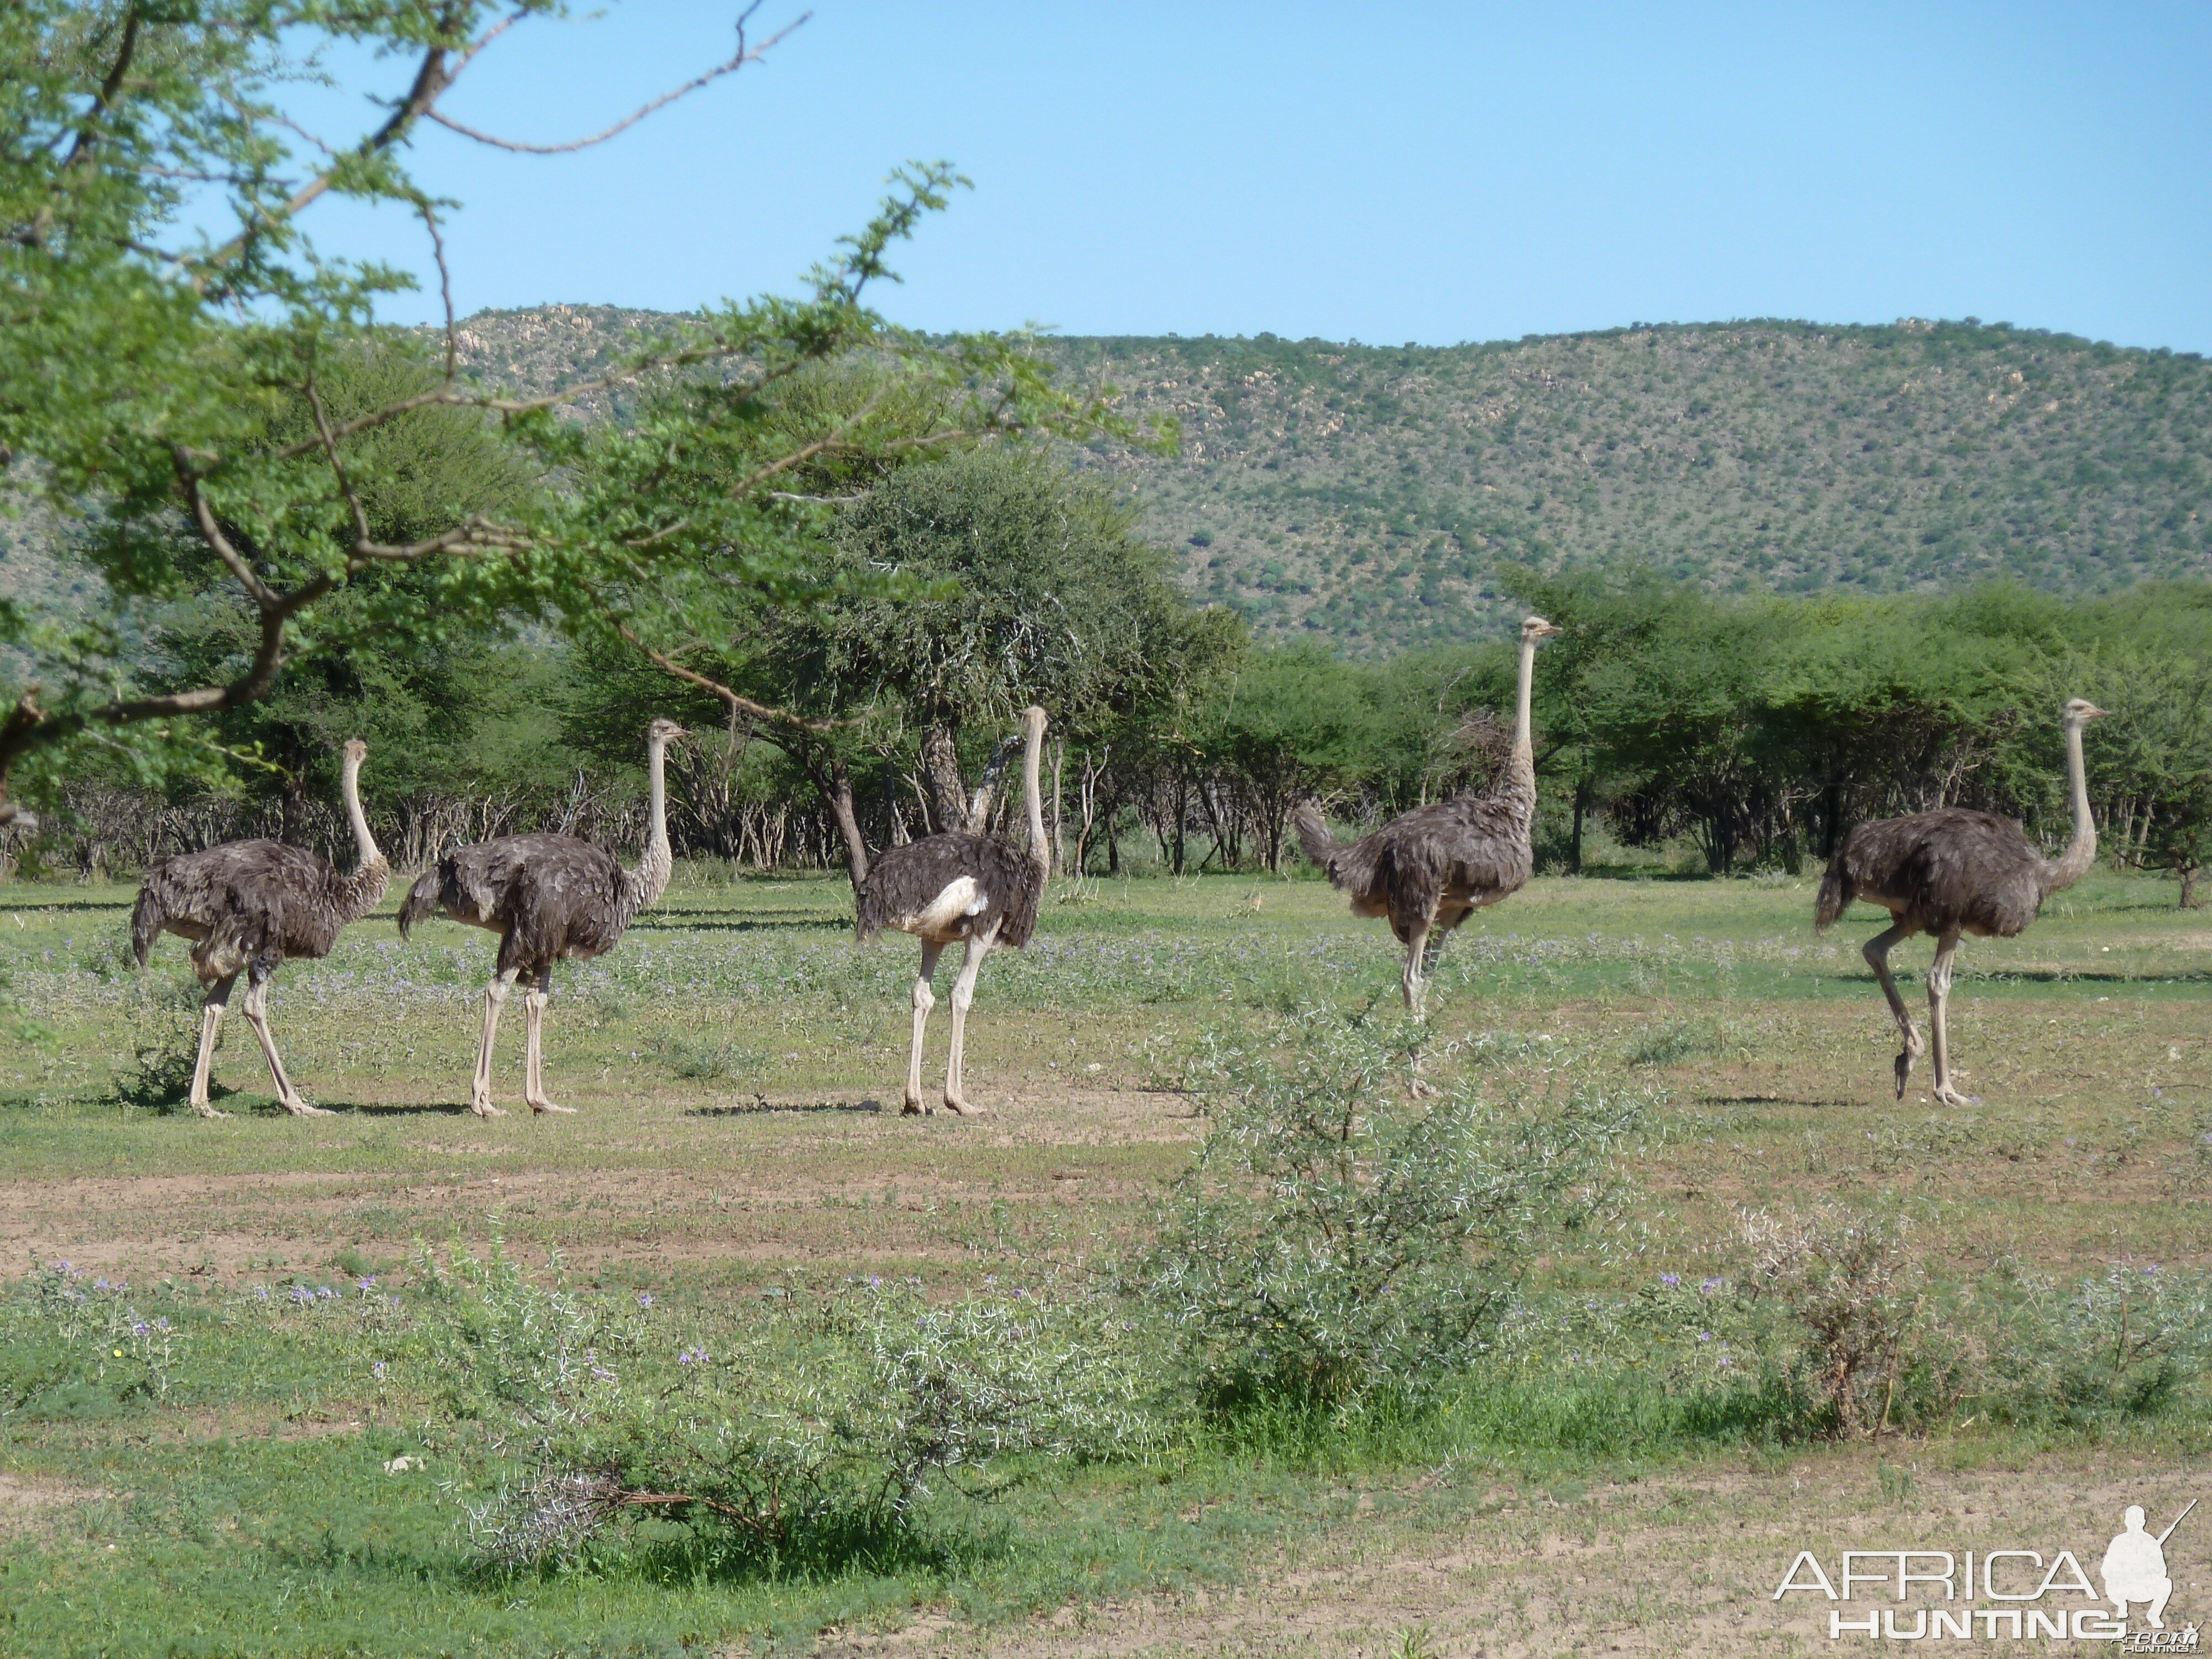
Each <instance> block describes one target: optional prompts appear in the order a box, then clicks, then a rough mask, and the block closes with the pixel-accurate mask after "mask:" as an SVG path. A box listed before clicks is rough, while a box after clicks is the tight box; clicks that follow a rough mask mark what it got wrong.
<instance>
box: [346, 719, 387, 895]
mask: <svg viewBox="0 0 2212 1659" xmlns="http://www.w3.org/2000/svg"><path fill="white" fill-rule="evenodd" d="M338 791H339V793H340V794H342V795H343V797H344V798H345V810H346V822H347V823H349V824H351V825H352V826H353V844H354V848H355V850H356V852H358V853H359V854H360V855H361V861H360V863H359V865H358V866H356V868H355V870H354V872H353V874H351V875H350V876H348V877H347V878H345V879H344V880H343V882H341V883H340V884H339V887H340V892H339V907H340V908H342V909H343V910H344V911H345V912H346V913H347V919H348V920H349V921H357V920H358V919H359V918H361V917H362V916H365V915H368V913H369V912H370V911H371V910H373V909H374V908H376V904H377V902H378V901H379V900H380V899H381V898H382V897H383V896H384V885H385V883H386V881H388V880H389V879H390V878H391V874H392V866H390V865H388V864H386V862H385V861H384V854H383V852H382V851H381V850H380V848H378V847H377V844H376V837H375V836H372V835H370V834H369V833H368V814H367V813H365V812H363V811H362V810H361V763H360V762H358V761H356V760H352V759H349V760H348V761H347V762H346V767H345V770H344V772H343V774H341V775H340V776H339V780H338Z"/></svg>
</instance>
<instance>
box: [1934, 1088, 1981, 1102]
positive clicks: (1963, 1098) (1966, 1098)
mask: <svg viewBox="0 0 2212 1659" xmlns="http://www.w3.org/2000/svg"><path fill="white" fill-rule="evenodd" d="M1928 1092H1929V1094H1931V1095H1933V1096H1935V1097H1936V1103H1937V1104H1938V1105H1942V1106H1972V1105H1975V1104H1978V1102H1977V1101H1976V1100H1975V1098H1974V1097H1972V1095H1962V1094H1960V1092H1959V1091H1957V1090H1956V1089H1954V1088H1953V1087H1952V1086H1951V1085H1949V1084H1948V1083H1939V1084H1937V1085H1936V1086H1935V1087H1934V1088H1932V1089H1930V1090H1929V1091H1928Z"/></svg>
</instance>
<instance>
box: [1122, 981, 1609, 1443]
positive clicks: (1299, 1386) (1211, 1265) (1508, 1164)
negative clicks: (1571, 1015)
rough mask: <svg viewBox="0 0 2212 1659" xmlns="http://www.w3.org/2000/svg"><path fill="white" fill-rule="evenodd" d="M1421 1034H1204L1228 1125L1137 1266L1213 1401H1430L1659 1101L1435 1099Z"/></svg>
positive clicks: (1199, 1069) (1376, 1028) (1199, 1085)
mask: <svg viewBox="0 0 2212 1659" xmlns="http://www.w3.org/2000/svg"><path fill="white" fill-rule="evenodd" d="M1425 1040H1426V1038H1425V1032H1424V1030H1422V1028H1420V1027H1417V1026H1410V1025H1404V1024H1384V1023H1383V1022H1380V1021H1376V1020H1372V1019H1367V1018H1347V1017H1344V1016H1340V1015H1337V1014H1334V1013H1327V1012H1316V1013H1309V1014H1305V1015H1303V1016H1301V1017H1298V1018H1295V1019H1292V1020H1290V1021H1288V1022H1286V1023H1285V1024H1283V1025H1282V1026H1280V1027H1279V1029H1278V1030H1275V1031H1274V1032H1273V1033H1272V1034H1268V1035H1265V1036H1260V1037H1258V1038H1255V1039H1250V1040H1242V1039H1240V1040H1228V1039H1224V1038H1221V1037H1219V1036H1209V1037H1207V1038H1206V1039H1204V1040H1203V1041H1202V1042H1201V1044H1200V1048H1199V1051H1198V1053H1197V1054H1196V1056H1195V1058H1194V1061H1193V1064H1192V1067H1191V1071H1190V1073H1189V1077H1188V1082H1189V1085H1190V1086H1191V1088H1192V1090H1193V1091H1194V1094H1195V1095H1196V1096H1197V1097H1198V1099H1199V1102H1200V1105H1201V1107H1202V1108H1203V1109H1205V1110H1206V1111H1207V1112H1208V1113H1210V1115H1212V1120H1213V1121H1212V1131H1211V1133H1209V1134H1208V1136H1207V1138H1206V1145H1205V1146H1204V1147H1203V1148H1202V1149H1201V1151H1200V1154H1199V1156H1198V1158H1197V1159H1196V1160H1195V1162H1194V1164H1193V1165H1192V1167H1191V1169H1190V1170H1188V1172H1187V1173H1186V1175H1185V1176H1183V1177H1182V1180H1181V1182H1179V1183H1178V1186H1177V1188H1176V1194H1175V1196H1174V1199H1173V1201H1172V1204H1171V1206H1170V1209H1169V1211H1168V1212H1167V1214H1166V1215H1165V1216H1164V1218H1163V1220H1162V1225H1161V1232H1160V1237H1159V1238H1158V1243H1156V1245H1155V1246H1154V1248H1153V1249H1152V1251H1151V1252H1150V1254H1149V1255H1148V1256H1147V1258H1146V1260H1145V1261H1144V1263H1143V1265H1142V1268H1141V1272H1140V1275H1139V1280H1140V1286H1141V1291H1142V1293H1143V1294H1144V1295H1145V1296H1146V1297H1147V1298H1148V1299H1149V1300H1150V1301H1152V1304H1154V1305H1156V1306H1158V1307H1159V1308H1160V1309H1161V1310H1163V1311H1164V1313H1165V1314H1166V1316H1167V1317H1168V1319H1169V1321H1170V1325H1171V1327H1172V1328H1173V1329H1174V1330H1175V1331H1176V1333H1178V1334H1180V1336H1181V1337H1182V1340H1183V1343H1184V1345H1185V1351H1186V1354H1187V1356H1188V1358H1189V1360H1190V1361H1191V1362H1192V1364H1193V1365H1194V1369H1195V1372H1196V1377H1197V1386H1198V1391H1199V1394H1200V1399H1201V1401H1203V1403H1205V1404H1206V1406H1208V1407H1211V1408H1213V1409H1217V1410H1218V1409H1224V1408H1228V1409H1244V1408H1249V1407H1255V1406H1259V1405H1262V1404H1273V1405H1280V1404H1284V1403H1289V1404H1291V1405H1294V1406H1297V1407H1318V1408H1322V1409H1327V1410H1329V1411H1334V1412H1339V1413H1341V1412H1343V1411H1345V1410H1346V1409H1348V1408H1350V1407H1355V1406H1356V1405H1357V1404H1358V1403H1359V1402H1361V1401H1364V1399H1366V1398H1367V1397H1368V1396H1369V1395H1371V1394H1372V1393H1374V1392H1375V1391H1376V1390H1378V1389H1389V1390H1394V1391H1397V1392H1400V1393H1401V1394H1404V1395H1408V1396H1419V1395H1421V1394H1422V1393H1424V1392H1425V1390H1427V1389H1430V1388H1431V1386H1433V1385H1434V1384H1435V1383H1437V1382H1438V1381H1439V1380H1441V1379H1442V1378H1443V1377H1446V1376H1449V1375H1450V1374H1451V1373H1452V1372H1453V1371H1454V1370H1456V1369H1458V1368H1459V1367H1461V1366H1462V1365H1463V1364H1465V1363H1466V1362H1467V1360H1468V1358H1470V1357H1472V1356H1473V1355H1474V1353H1476V1352H1479V1351H1480V1349H1481V1348H1482V1346H1484V1342H1485V1340H1486V1334H1487V1333H1489V1332H1490V1331H1491V1330H1492V1329H1493V1328H1495V1326H1496V1324H1497V1322H1498V1320H1499V1318H1500V1317H1501V1316H1503V1315H1504V1312H1505V1310H1506V1309H1507V1308H1508V1307H1509V1306H1510V1304H1511V1301H1512V1297H1513V1284H1514V1279H1515V1276H1516V1271H1517V1270H1518V1268H1519V1267H1520V1266H1521V1265H1522V1263H1523V1262H1524V1261H1526V1260H1527V1259H1528V1256H1529V1255H1531V1253H1532V1252H1533V1250H1534V1249H1535V1248H1537V1246H1538V1244H1539V1243H1540V1241H1544V1240H1547V1239H1548V1238H1550V1237H1553V1235H1555V1234H1556V1233H1557V1232H1558V1231H1560V1230H1562V1229H1571V1228H1574V1227H1577V1226H1578V1225H1583V1223H1585V1222H1587V1221H1588V1220H1589V1219H1590V1218H1592V1217H1593V1215H1594V1214H1595V1213H1596V1212H1598V1211H1600V1210H1601V1209H1602V1208H1603V1207H1605V1206H1606V1205H1607V1203H1608V1202H1609V1201H1610V1188H1609V1185H1608V1182H1607V1179H1606V1173H1607V1155H1608V1154H1609V1153H1610V1152H1611V1151H1612V1150H1613V1148H1614V1147H1615V1146H1617V1145H1618V1144H1619V1143H1620V1140H1621V1139H1622V1137H1623V1136H1624V1135H1626V1133H1627V1132H1628V1130H1629V1129H1630V1127H1632V1125H1633V1124H1634V1122H1635V1121H1636V1120H1637V1118H1638V1115H1639V1108H1640V1106H1641V1105H1642V1103H1643V1097H1632V1096H1628V1095H1625V1094H1613V1093H1606V1092H1603V1091H1598V1090H1595V1089H1591V1088H1579V1089H1577V1091H1575V1092H1574V1093H1573V1094H1572V1096H1571V1097H1570V1098H1569V1099H1567V1100H1566V1101H1565V1102H1564V1103H1546V1104H1542V1105H1510V1106H1501V1105H1497V1104H1492V1103H1486V1102H1485V1101H1483V1100H1481V1099H1480V1098H1478V1097H1476V1096H1475V1095H1474V1093H1473V1092H1471V1091H1468V1090H1465V1089H1462V1090H1461V1091H1458V1092H1456V1093H1453V1094H1451V1095H1449V1096H1444V1097H1433V1098H1431V1100H1429V1101H1427V1102H1425V1103H1424V1102H1421V1101H1419V1100H1416V1099H1413V1098H1409V1096H1411V1095H1413V1093H1414V1092H1415V1090H1414V1088H1413V1084H1414V1080H1415V1073H1416V1071H1417V1067H1418V1064H1419V1059H1420V1057H1421V1050H1422V1046H1423V1044H1424V1043H1425Z"/></svg>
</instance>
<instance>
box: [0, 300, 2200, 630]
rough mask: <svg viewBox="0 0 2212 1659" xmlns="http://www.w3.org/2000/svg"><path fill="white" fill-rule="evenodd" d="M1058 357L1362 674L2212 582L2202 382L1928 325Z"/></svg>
mask: <svg viewBox="0 0 2212 1659" xmlns="http://www.w3.org/2000/svg"><path fill="white" fill-rule="evenodd" d="M667 320H668V319H665V318H663V317H661V316H659V315H658V314H656V313H649V312H635V311H624V310H619V309H616V308H613V307H586V306H549V307H540V308H538V309H535V310H531V311H520V312H484V313H478V314H477V316H474V317H472V318H471V319H468V322H467V323H466V325H465V332H464V333H463V335H462V338H461V345H462V355H463V358H464V360H465V363H466V365H467V367H468V368H469V369H470V371H471V372H472V373H474V374H479V375H481V376H483V378H485V379H486V380H491V381H494V382H497V383H500V384H502V385H507V386H513V387H516V388H518V389H522V388H526V389H529V390H532V391H546V390H550V389H551V388H553V387H555V386H559V385H562V384H564V383H568V382H570V381H574V380H580V379H585V378H588V377H589V376H590V375H592V374H595V373H597V372H599V371H601V370H602V369H604V368H605V367H606V366H607V365H608V364H609V362H611V360H612V358H613V356H614V355H615V354H616V352H617V350H618V349H619V347H620V346H621V344H622V343H623V341H624V339H625V338H626V337H629V336H630V335H631V334H632V333H633V332H634V331H647V332H650V331H653V329H654V328H655V327H657V326H659V325H663V324H665V322H666V321H667ZM1052 349H1053V350H1054V353H1055V354H1057V355H1058V356H1059V357H1060V359H1061V361H1062V362H1064V363H1065V364H1066V367H1067V368H1068V370H1069V372H1070V373H1071V374H1073V375H1075V376H1077V377H1079V379H1080V380H1084V381H1086V382H1088V381H1093V380H1105V381H1110V382H1112V383H1113V384H1115V385H1116V386H1120V387H1121V388H1122V389H1123V391H1124V392H1125V394H1126V397H1127V404H1128V406H1129V407H1130V408H1131V409H1133V410H1135V411H1138V412H1140V413H1147V414H1151V413H1168V414H1173V415H1175V416H1177V417H1179V418H1180V419H1181V421H1182V425H1183V433H1184V444H1183V448H1182V453H1181V454H1180V455H1178V456H1176V457H1175V458H1172V459H1157V458H1154V457H1150V456H1133V455H1129V454H1127V453H1120V452H1117V451H1114V450H1111V449H1108V448H1104V447H1100V448H1098V449H1097V450H1095V451H1092V452H1088V453H1083V454H1082V455H1080V456H1079V459H1080V460H1081V461H1082V463H1083V464H1084V465H1091V466H1096V467H1098V468H1101V469H1103V470H1105V471H1109V472H1111V473H1112V474H1113V475H1114V476H1115V477H1117V478H1119V479H1121V481H1123V482H1124V483H1127V486H1128V488H1129V489H1131V490H1132V491H1133V493H1134V495H1136V497H1137V499H1138V500H1139V501H1140V502H1141V503H1142V504H1143V507H1144V511H1145V514H1146V526H1147V528H1148V529H1149V531H1150V532H1151V533H1152V534H1154V535H1156V536H1158V537H1159V538H1161V539H1163V540H1164V541H1167V542H1170V543H1171V544H1174V545H1175V546H1176V548H1177V549H1178V550H1180V553H1181V555H1182V562H1183V569H1184V574H1185V577H1186V580H1187V581H1188V585H1189V587H1190V590H1191V592H1193V593H1194V595H1195V596H1197V597H1199V598H1200V599H1210V600H1213V601H1217V602H1219V603H1223V604H1227V605H1234V606H1235V607H1236V608H1237V609H1238V610H1239V611H1243V613H1244V614H1245V615H1246V616H1247V617H1249V618H1250V619H1251V621H1252V623H1253V625H1254V627H1255V629H1256V631H1257V632H1258V633H1259V634H1260V635H1261V636H1262V637H1265V638H1276V639H1284V638H1315V639H1320V640H1323V641H1327V642H1328V643H1329V644H1331V645H1332V646H1334V647H1336V648H1338V649H1340V650H1342V651H1344V652H1346V653H1350V654H1352V655H1356V656H1375V655H1382V654H1387V653H1389V652H1392V651H1395V650H1399V649H1402V648H1404V647H1408V646H1416V645H1425V644H1431V643H1435V642H1437V641H1444V640H1449V639H1453V638H1456V637H1461V636H1463V635H1466V634H1467V633H1468V632H1469V631H1470V630H1471V629H1487V628H1488V627H1489V626H1490V624H1491V623H1492V621H1493V620H1494V618H1495V616H1496V613H1498V612H1500V611H1504V610H1505V609H1506V608H1507V605H1506V602H1505V601H1504V599H1503V598H1502V596H1500V595H1499V593H1498V589H1497V585H1496V581H1495V572H1496V570H1497V568H1498V565H1499V564H1500V563H1502V562H1509V561H1525V562H1534V563H1537V564H1539V565H1541V566H1544V567H1547V568H1557V567H1559V566H1561V565H1566V564H1573V563H1578V562H1589V561H1600V560H1607V559H1619V558H1634V559H1640V560H1644V561H1648V562H1651V563H1654V564H1656V565H1658V566H1659V567H1661V568H1663V569H1666V570H1668V571H1672V572H1674V573H1676V574H1680V575H1682V576H1685V577H1689V578H1692V579H1694V580H1699V581H1703V582H1705V583H1708V584H1710V585H1711V586H1714V587H1716V588H1719V589H1723V590H1734V591H1747V590H1756V589H1761V588H1767V589H1775V590H1779V591H1782V592H1809V591H1814V590H1819V589H1824V588H1831V587H1839V586H1840V587H1848V588H1851V589H1854V590H1860V591H1874V592H1886V591H1895V590H1903V589H1916V588H1917V589H1931V588H1941V587H1948V586H1954V585H1957V584H1960V583H1963V582H1969V581H1973V580H1980V579H1982V578H1984V577H1988V576H1992V575H2000V574H2003V575H2011V576H2014V577H2017V578H2019V579H2020V580H2024V581H2027V582H2029V583H2032V584H2033V585H2034V586H2039V587H2043V588H2047V589H2051V590H2052V591H2055V592H2100V591H2104V590H2106V589H2110V588H2112V587H2117V586H2125V585H2127V584H2129V583H2130V582H2134V581H2137V580H2142V579H2145V578H2148V577H2165V576H2182V575H2194V576H2207V575H2212V365H2208V364H2207V363H2206V362H2204V361H2203V359H2201V358H2197V357H2194V356H2173V355H2171V354H2168V353H2165V352H2145V351H2132V350H2119V349H2114V348H2112V347H2110V346H2104V345H2096V344H2092V343H2089V342H2087V341H2085V340H2079V339H2075V338H2072V337H2067V336H2063V335H2052V334H2041V333H2033V332H2027V331H2020V330H2015V329H2009V328H2006V327H2003V326H2001V325H1999V326H1989V327H1984V326H1982V325H1978V324H1975V323H1972V322H1967V323H1962V324H1951V323H1935V324H1931V323H1924V322H1918V321H1906V322H1901V323H1899V324H1897V325H1893V326H1891V327H1886V328H1821V327H1816V326H1814V325H1809V324H1803V323H1788V322H1752V323H1739V324H1729V325H1710V326H1706V325H1700V326H1681V327H1676V326H1666V327H1644V326H1640V325H1638V326H1632V327H1630V328H1627V329H1623V330H1614V331H1607V332H1602V333H1594V334H1576V335H1560V336H1553V337H1541V338H1539V337H1529V338H1528V339H1523V340H1520V341H1515V342H1509V343H1497V344H1490V345H1462V346H1449V347H1416V346H1407V347H1404V348H1381V347H1374V346H1362V345H1337V344H1331V343H1327V342H1323V341H1317V340H1304V341H1296V342H1293V341H1289V340H1280V339H1277V338H1275V337H1273V336H1270V335H1266V334H1262V335H1261V336H1259V337H1257V338H1255V339H1249V340H1247V339H1214V338H1203V339H1181V338H1174V337H1170V338H1166V339H1141V338H1101V339H1083V338H1071V339H1064V340H1060V341H1057V342H1055V343H1054V345H1053V347H1052ZM622 413H623V410H622V407H621V405H620V404H619V403H617V402H616V401H613V400H610V399H607V398H599V399H597V400H595V401H592V402H589V403H587V404H586V409H585V414H586V417H592V416H597V417H599V418H605V417H608V416H612V417H614V418H620V416H621V415H622ZM8 531H12V532H14V533H13V537H12V539H13V540H14V542H15V548H14V549H12V550H6V551H5V552H4V553H0V558H3V559H4V563H0V592H6V591H7V590H8V588H9V587H10V586H13V587H15V589H16V590H17V591H19V592H21V591H22V590H23V589H25V588H26V587H28V586H33V585H39V586H46V585H52V584H54V583H56V582H58V581H64V580H66V579H67V576H68V573H67V572H66V571H65V570H62V569H59V568H56V567H55V566H53V565H52V562H50V561H47V560H45V559H43V558H41V557H40V556H39V552H40V550H38V549H36V547H35V544H37V543H38V542H40V540H41V539H42V538H40V536H39V535H38V534H37V533H36V531H35V527H33V526H25V525H22V524H21V521H20V520H18V521H16V523H15V525H13V526H0V533H5V532H8ZM26 532H29V533H26ZM1470 613H1472V614H1470Z"/></svg>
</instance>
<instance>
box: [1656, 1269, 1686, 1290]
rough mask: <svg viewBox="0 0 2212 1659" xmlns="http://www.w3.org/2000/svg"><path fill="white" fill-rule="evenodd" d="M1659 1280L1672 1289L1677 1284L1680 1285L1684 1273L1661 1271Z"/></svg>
mask: <svg viewBox="0 0 2212 1659" xmlns="http://www.w3.org/2000/svg"><path fill="white" fill-rule="evenodd" d="M1659 1282H1660V1283H1661V1284H1662V1285H1665V1286H1666V1287H1667V1288H1668V1290H1670V1291H1671V1290H1673V1289H1674V1287H1675V1286H1676V1285H1680V1283H1681V1282H1682V1275H1681V1274H1680V1273H1661V1274H1660V1275H1659Z"/></svg>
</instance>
